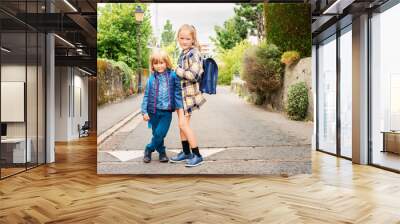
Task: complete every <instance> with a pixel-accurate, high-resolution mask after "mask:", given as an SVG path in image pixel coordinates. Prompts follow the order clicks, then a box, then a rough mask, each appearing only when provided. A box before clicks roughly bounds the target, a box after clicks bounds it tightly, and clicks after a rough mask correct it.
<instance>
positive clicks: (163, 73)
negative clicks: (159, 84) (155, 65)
mask: <svg viewBox="0 0 400 224" xmlns="http://www.w3.org/2000/svg"><path fill="white" fill-rule="evenodd" d="M168 70H169V69H166V70H165V71H164V72H162V73H159V72H157V71H154V75H156V76H159V75H166V74H167V73H168Z"/></svg>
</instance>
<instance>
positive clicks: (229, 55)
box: [217, 40, 250, 85]
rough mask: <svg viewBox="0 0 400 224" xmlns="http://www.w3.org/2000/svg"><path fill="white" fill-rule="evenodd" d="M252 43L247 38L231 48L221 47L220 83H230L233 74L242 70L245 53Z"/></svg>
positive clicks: (219, 62) (219, 57)
mask: <svg viewBox="0 0 400 224" xmlns="http://www.w3.org/2000/svg"><path fill="white" fill-rule="evenodd" d="M249 47H250V43H249V42H248V41H246V40H244V41H242V42H240V43H238V44H237V45H236V46H235V47H233V48H232V49H229V50H223V49H220V52H219V53H218V54H217V62H218V68H219V69H218V84H222V85H230V84H231V81H232V78H233V75H234V74H239V73H240V72H241V70H242V61H243V55H244V52H245V51H246V49H248V48H249Z"/></svg>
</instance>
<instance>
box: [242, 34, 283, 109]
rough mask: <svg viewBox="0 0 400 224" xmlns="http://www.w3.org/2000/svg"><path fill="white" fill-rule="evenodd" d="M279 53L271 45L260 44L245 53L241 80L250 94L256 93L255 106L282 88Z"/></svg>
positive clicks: (281, 68) (276, 48) (281, 69)
mask: <svg viewBox="0 0 400 224" xmlns="http://www.w3.org/2000/svg"><path fill="white" fill-rule="evenodd" d="M280 57H281V51H280V50H279V49H278V47H276V46H275V45H273V44H267V43H265V42H263V43H261V44H260V45H259V46H256V47H252V48H250V49H249V50H247V51H246V53H245V56H244V61H243V63H244V64H243V79H244V80H245V81H246V83H247V86H248V89H249V91H250V92H253V93H256V95H257V100H256V104H262V103H264V101H265V99H266V97H267V95H268V94H269V93H272V92H274V91H276V90H278V89H280V88H281V86H282V75H283V66H282V64H281V62H280Z"/></svg>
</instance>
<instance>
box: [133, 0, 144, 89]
mask: <svg viewBox="0 0 400 224" xmlns="http://www.w3.org/2000/svg"><path fill="white" fill-rule="evenodd" d="M134 15H135V20H136V23H137V24H138V26H137V35H138V41H137V43H138V59H139V61H138V62H139V64H138V67H139V71H138V75H139V80H138V93H141V92H142V70H141V68H142V57H141V52H140V24H141V23H142V21H143V16H144V12H143V10H142V8H141V7H140V5H138V6H136V9H135V12H134Z"/></svg>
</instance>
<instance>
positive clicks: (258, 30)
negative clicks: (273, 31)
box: [234, 3, 265, 40]
mask: <svg viewBox="0 0 400 224" xmlns="http://www.w3.org/2000/svg"><path fill="white" fill-rule="evenodd" d="M236 5H238V7H235V8H234V11H235V17H237V19H238V20H241V21H242V23H244V24H245V26H246V27H247V29H248V31H249V33H250V34H252V35H257V37H258V40H263V39H264V36H265V25H264V4H263V3H237V4H236Z"/></svg>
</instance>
